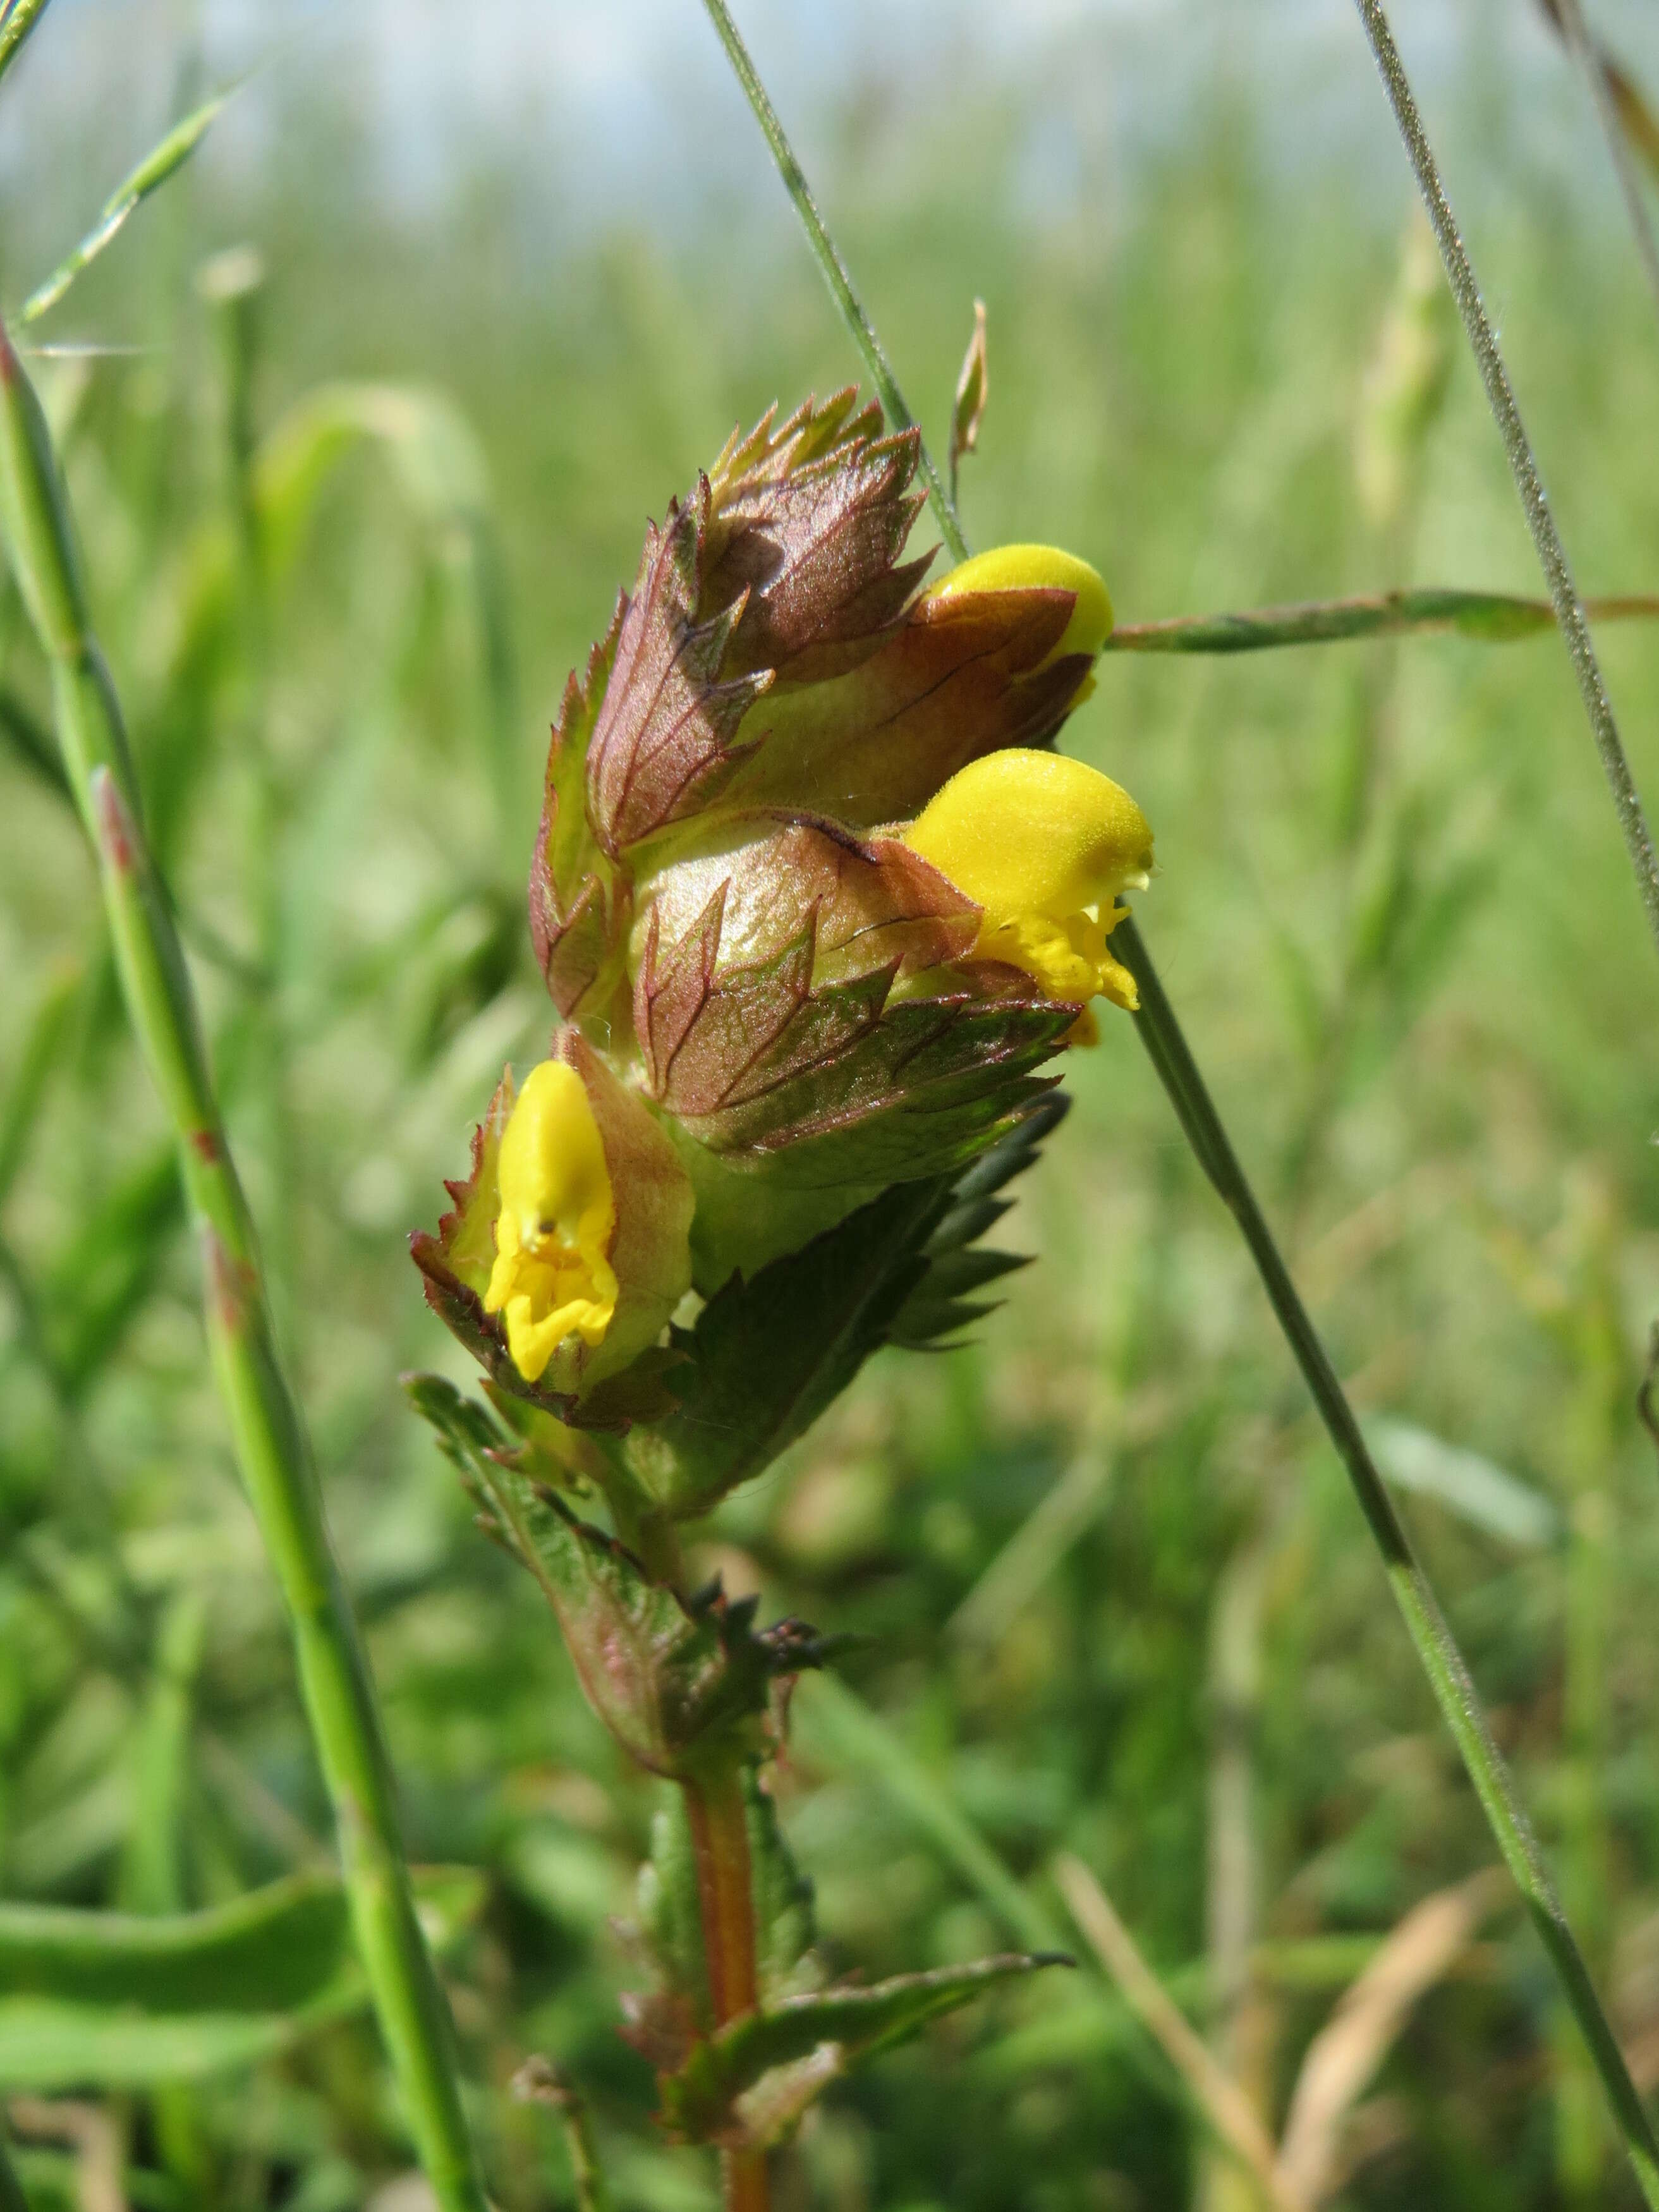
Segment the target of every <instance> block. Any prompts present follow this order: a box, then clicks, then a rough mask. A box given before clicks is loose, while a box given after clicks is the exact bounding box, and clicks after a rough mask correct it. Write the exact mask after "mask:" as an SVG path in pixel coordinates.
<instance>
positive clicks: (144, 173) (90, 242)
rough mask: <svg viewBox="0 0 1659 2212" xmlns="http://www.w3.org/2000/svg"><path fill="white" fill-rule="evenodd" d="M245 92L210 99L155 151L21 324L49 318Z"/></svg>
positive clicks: (32, 300)
mask: <svg viewBox="0 0 1659 2212" xmlns="http://www.w3.org/2000/svg"><path fill="white" fill-rule="evenodd" d="M238 91H240V86H237V85H233V86H231V88H229V90H228V91H226V92H221V93H216V94H215V95H214V97H213V98H212V99H211V100H204V102H203V104H202V106H200V107H198V108H196V109H194V110H193V111H192V112H191V113H190V114H189V115H187V116H185V118H184V120H183V122H182V123H175V124H174V125H173V128H172V130H171V131H168V133H167V137H165V138H163V139H162V141H161V144H160V145H159V146H155V147H152V148H151V149H150V151H149V153H148V154H146V155H145V156H144V158H143V161H140V162H139V164H138V166H137V168H136V169H134V170H133V171H132V172H131V174H130V175H128V176H126V177H125V178H123V179H122V180H121V182H120V183H119V184H118V185H117V186H116V187H115V190H114V191H112V193H111V194H110V196H109V197H108V198H107V199H106V201H105V202H104V204H103V208H102V210H101V211H100V215H99V217H98V220H97V222H95V223H94V225H93V227H92V228H91V229H90V230H89V231H88V233H87V234H86V236H85V237H84V238H83V239H82V240H81V242H80V244H79V245H78V246H76V247H75V249H74V250H73V252H70V254H69V255H67V256H66V258H64V260H62V261H60V262H59V263H58V266H57V268H56V269H54V270H52V274H51V276H48V277H47V278H46V282H45V283H42V284H38V285H37V286H36V287H35V289H34V290H33V292H31V293H30V294H29V296H28V298H27V300H25V301H24V302H23V305H22V307H21V309H20V310H19V312H18V317H17V319H18V321H19V322H20V323H32V322H34V321H35V320H36V319H38V318H39V317H40V316H41V315H44V314H45V313H46V310H47V308H48V307H56V306H57V304H58V301H60V300H61V299H62V298H63V296H64V293H65V292H67V291H68V289H69V288H70V285H71V284H72V283H74V282H75V280H76V277H77V276H79V275H80V274H81V271H82V270H83V269H84V268H85V267H86V266H87V264H88V262H91V261H95V260H96V259H97V258H98V256H99V255H100V253H101V252H103V250H104V248H105V247H106V246H107V245H108V244H109V242H110V240H112V238H113V237H114V236H115V234H116V233H117V232H118V230H119V229H120V228H121V227H122V225H123V224H124V223H125V222H126V220H127V217H128V216H130V215H131V213H132V211H133V210H134V209H135V208H137V207H138V206H139V205H141V204H142V203H143V201H145V200H147V199H148V198H149V196H150V194H151V193H152V192H154V191H159V190H160V189H161V186H162V185H164V184H166V182H167V179H168V178H169V177H171V176H173V175H174V174H175V173H177V172H178V171H179V169H182V168H183V167H184V166H185V162H186V161H189V159H190V157H191V155H192V154H193V153H194V152H195V151H196V149H197V147H198V146H199V145H200V144H201V143H202V141H203V139H204V138H205V137H206V136H207V134H208V131H209V130H210V127H211V125H212V124H213V123H214V121H215V119H216V117H217V116H218V114H219V112H220V110H221V109H222V107H224V106H226V105H227V103H228V101H229V100H233V99H234V97H235V95H236V94H237V92H238Z"/></svg>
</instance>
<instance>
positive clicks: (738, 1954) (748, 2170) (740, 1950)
mask: <svg viewBox="0 0 1659 2212" xmlns="http://www.w3.org/2000/svg"><path fill="white" fill-rule="evenodd" d="M684 1790H685V1810H686V1816H687V1818H688V1820H690V1826H691V1848H692V1853H693V1857H694V1858H695V1860H696V1869H697V1899H698V1904H699V1906H700V1908H701V1911H702V1942H703V1954H704V1956H705V1957H706V1959H707V1960H708V1999H709V2003H710V2005H711V2006H712V2007H713V2009H714V2025H715V2027H725V2026H726V2022H727V2021H732V2020H736V2019H738V2017H739V2016H740V2015H743V2014H744V2013H746V2012H752V2011H753V2010H754V2009H755V2007H756V2005H757V2003H758V2002H759V1988H758V1984H757V1979H756V1972H755V1901H754V1887H753V1881H752V1878H751V1874H750V1863H749V1813H748V1807H747V1805H746V1803H745V1802H744V1787H743V1768H742V1767H741V1765H738V1764H736V1763H732V1764H729V1765H720V1766H718V1767H713V1768H711V1769H710V1770H709V1771H708V1772H707V1773H706V1774H702V1775H699V1776H698V1777H697V1778H696V1779H695V1780H688V1781H687V1782H686V1783H685V1784H684ZM720 2178H721V2181H722V2184H723V2185H724V2191H725V2197H726V2212H769V2204H770V2202H771V2198H770V2192H769V2189H768V2185H767V2174H766V2154H765V2153H764V2152H763V2151H746V2150H727V2151H722V2152H721V2154H720Z"/></svg>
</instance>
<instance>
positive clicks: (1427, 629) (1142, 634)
mask: <svg viewBox="0 0 1659 2212" xmlns="http://www.w3.org/2000/svg"><path fill="white" fill-rule="evenodd" d="M1584 612H1585V614H1586V615H1587V616H1588V617H1589V619H1590V620H1591V621H1592V622H1628V621H1631V620H1632V619H1636V620H1639V619H1641V618H1643V617H1653V616H1655V615H1659V595H1656V594H1653V593H1644V592H1624V593H1620V595H1618V596H1617V597H1615V598H1607V599H1586V600H1585V601H1584ZM1554 621H1555V610H1554V608H1553V606H1552V605H1550V603H1549V601H1548V600H1547V599H1521V598H1517V597H1516V595H1515V594H1513V593H1512V592H1460V591H1452V590H1448V589H1447V588H1446V587H1445V586H1440V585H1434V586H1428V587H1427V588H1425V589H1423V590H1420V591H1393V592H1363V593H1361V594H1360V595H1359V596H1358V597H1356V598H1353V599H1307V600H1304V601H1303V602H1302V603H1301V604H1300V605H1294V606H1284V607H1247V608H1243V609H1242V610H1240V611H1238V612H1237V613H1227V614H1215V615H1166V616H1165V617H1164V618H1163V620H1162V621H1161V622H1149V623H1119V624H1118V625H1117V627H1116V628H1115V629H1114V630H1113V631H1112V633H1111V635H1110V636H1109V637H1108V639H1107V640H1106V642H1105V643H1104V645H1103V647H1101V651H1102V652H1103V653H1261V652H1263V651H1265V650H1266V649H1267V647H1271V646H1284V645H1329V644H1334V643H1337V642H1339V641H1342V640H1344V639H1347V638H1364V637H1401V636H1406V635H1412V634H1416V635H1425V634H1432V633H1434V632H1437V631H1438V632H1443V633H1449V634H1450V635H1454V636H1456V637H1469V638H1476V639H1479V640H1480V642H1481V643H1483V644H1486V645H1508V644H1510V643H1512V642H1513V641H1515V640H1516V639H1518V638H1524V637H1535V636H1536V635H1538V633H1539V631H1540V630H1545V629H1550V628H1551V626H1552V625H1553V623H1554Z"/></svg>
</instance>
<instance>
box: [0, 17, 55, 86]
mask: <svg viewBox="0 0 1659 2212" xmlns="http://www.w3.org/2000/svg"><path fill="white" fill-rule="evenodd" d="M45 14H46V0H8V4H5V5H0V76H4V75H5V73H6V71H7V70H9V68H10V67H11V65H12V64H13V63H14V62H15V60H16V58H17V56H18V54H19V52H20V51H21V47H22V44H23V41H24V40H25V39H27V36H28V34H29V33H30V32H31V31H32V30H33V28H34V27H35V25H36V24H37V23H38V22H39V21H40V18H41V16H42V15H45Z"/></svg>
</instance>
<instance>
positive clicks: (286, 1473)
mask: <svg viewBox="0 0 1659 2212" xmlns="http://www.w3.org/2000/svg"><path fill="white" fill-rule="evenodd" d="M0 537H3V538H4V540H5V544H6V551H7V553H8V555H9V558H10V562H11V565H12V568H13V572H14V574H15V576H16V579H17V583H18V586H19V589H20V591H21V595H22V599H23V602H24V605H25V606H26V608H27V611H28V614H29V617H30V620H31V623H32V624H33V629H34V630H35V634H36V635H37V636H38V638H39V640H40V646H41V648H42V650H43V652H44V653H45V654H46V659H47V660H48V662H49V664H50V666H51V670H52V698H53V707H54V720H55V722H56V726H57V730H58V742H59V744H60V745H61V747H62V750H63V755H64V766H65V769H66V770H67V772H68V775H69V781H70V787H71V789H72V791H73V793H74V795H75V800H76V806H77V808H78V810H79V811H80V814H81V817H82V822H83V823H84V825H85V828H86V829H87V833H88V837H89V838H90V840H91V842H92V847H93V850H94V854H95V856H96V860H97V864H98V872H99V877H100V884H101V888H102V891H103V896H104V906H105V912H106V918H107V921H108V923H109V928H110V934H111V938H112V942H113V945H114V948H115V954H116V961H117V965H118V969H119V972H120V977H121V985H122V991H123V995H124V997H125V1001H126V1005H127V1010H128V1013H129V1016H130V1018H131V1023H132V1027H133V1030H134V1033H135V1035H136V1036H137V1040H138V1042H139V1045H140V1048H141V1049H142V1051H143V1055H144V1058H145V1060H146V1061H147V1062H148V1064H149V1071H150V1074H151V1077H152V1079H154V1081H155V1086H156V1089H157V1091H159V1093H160V1094H161V1102H162V1104H163V1106H164V1108H165V1109H166V1111H167V1117H168V1119H169V1121H171V1123H172V1126H173V1131H174V1133H175V1136H176V1139H177V1141H178V1146H179V1163H180V1169H181V1173H182V1177H183V1181H184V1185H185V1194H186V1196H187V1199H188V1201H189V1205H190V1210H191V1216H192V1218H193V1219H194V1222H195V1225H196V1227H197V1232H198V1234H199V1237H200V1239H201V1244H202V1249H203V1256H204V1273H205V1276H206V1283H207V1297H206V1321H207V1334H208V1344H209V1350H210V1356H211V1359H212V1364H213V1368H214V1373H215V1377H216V1382H217V1383H218V1386H219V1390H220V1394H221V1395H222V1398H223V1400H224V1402H225V1407H226V1409H227V1412H228V1414H229V1418H230V1427H231V1433H232V1439H233V1442H234V1447H235V1451H236V1456H237V1460H238V1462H239V1464H240V1468H241V1471H242V1476H243V1480H244V1481H245V1482H246V1486H247V1491H248V1495H249V1498H250V1500H251V1502H252V1506H253V1510H254V1513H255V1515H256V1516H257V1518H258V1522H259V1527H260V1532H261V1534H262V1535H263V1537H264V1543H265V1548H266V1550H267V1552H268V1553H269V1554H270V1561H271V1565H272V1567H273V1569H274V1570H275V1572H276V1579H277V1582H278V1584H279V1586H280V1588H281V1591H282V1595H283V1601H284V1604H285V1606H286V1607H287V1611H288V1613H289V1622H290V1625H291V1627H292V1629H293V1633H294V1639H295V1650H296V1654H297V1656H298V1661H299V1674H300V1685H301V1692H302V1695H303V1697H304V1700H305V1705H306V1711H307V1717H308V1718H309V1720H310V1723H311V1729H312V1734H313V1739H314V1741H315V1742H316V1746H317V1752H318V1757H319V1763H320V1765H321V1766H322V1769H323V1773H324V1777H325V1780H326V1782H327V1784H328V1789H329V1793H330V1796H331V1799H332V1802H333V1805H334V1812H335V1818H336V1822H337V1829H338V1835H339V1844H340V1856H341V1862H342V1866H343V1872H344V1875H345V1881H346V1887H347V1893H348V1895H349V1899H350V1904H351V1914H352V1924H353V1929H354V1932H355V1935H356V1941H357V1946H358V1949H359V1951H360V1953H361V1954H362V1961H363V1967H364V1971H365V1972H366V1974H367V1976H368V1982H369V1986H370V1988H371V1990H373V1992H374V2001H375V2005H376V2008H377V2010H378V2012H379V2014H380V2025H381V2028H382V2030H383V2032H384V2033H385V2036H386V2044H387V2046H388V2049H389V2051H390V2052H391V2056H392V2066H393V2069H394V2070H395V2072H396V2075H397V2077H398V2084H399V2087H401V2089H402V2091H403V2094H404V2104H405V2106H406V2110H407V2112H408V2117H409V2121H410V2129H411V2131H412V2133H413V2136H414V2138H415V2142H416V2148H417V2149H418V2151H419V2153H420V2156H421V2160H422V2164H423V2165H424V2166H425V2167H426V2170H427V2174H428V2179H430V2181H431V2184H432V2187H433V2190H434V2192H435V2196H436V2197H437V2201H438V2204H439V2206H440V2208H441V2212H488V2205H487V2200H486V2198H485V2197H484V2193H483V2183H482V2179H481V2178H480V2175H479V2172H478V2166H477V2159H476V2155H475V2154H474V2151H473V2148H472V2143H471V2135H470V2133H469V2130H468V2128H467V2124H466V2117H465V2111H464V2109H463V2106H462V2101H461V2090H460V2081H459V2071H458V2064H457V2057H456V2053H455V2049H454V2037H453V2027H452V2026H451V2022H450V2018H449V2009H448V2006H447V2002H446V2001H445V1998H444V1995H443V1991H442V1990H441V1987H440V1985H439V1983H438V1979H437V1976H436V1974H435V1971H434V1969H433V1965H432V1960H431V1958H430V1956H429V1954H428V1951H427V1948H426V1944H425V1942H424V1939H423V1938H422V1933H421V1928H420V1923H419V1921H418V1920H417V1919H416V1911H415V1901H414V1895H413V1892H412V1890H411V1887H410V1878H409V1869H408V1867H407V1865H406V1864H405V1863H404V1853H403V1844H402V1839H401V1837H400V1834H399V1831H398V1809H397V1799H396V1789H395V1784H394V1782H393V1778H392V1766H391V1761H390V1759H389V1758H388V1756H387V1753H386V1740H385V1736H384V1733H383V1731H382V1729H381V1724H380V1711H379V1707H378V1705H377V1704H376V1701H375V1696H374V1686H373V1684H372V1682H371V1680H370V1678H369V1672H368V1660H367V1656H366V1655H365V1653H364V1650H363V1648H362V1638H361V1636H360V1633H359V1632H358V1628H357V1624H356V1617H355V1615H354V1613H353V1612H352V1608H351V1602H350V1600H349V1597H348V1595H347V1594H346V1589H345V1585H344V1583H343V1579H342V1577H341V1574H340V1571H339V1567H338V1565H337V1562H336V1560H335V1557H334V1553H333V1547H332V1544H331V1539H330V1536H329V1533H328V1528H327V1523H326V1521H325V1516H324V1511H323V1498H322V1491H321V1487H320V1486H319V1482H318V1479H317V1472H316V1468H315V1465H314V1463H313V1460H312V1456H311V1450H310V1445H309V1443H308V1441H307V1437H306V1433H305V1430H304V1426H303V1424H302V1422H301V1416H300V1412H299V1408H298V1407H297V1406H296V1404H295V1400H294V1397H293V1395H292V1393H291V1391H290V1390H289V1385H288V1382H287V1378H286V1376H284V1374H283V1367H282V1364H281V1361H280V1359H279V1357H278V1354H277V1351H276V1341H275V1338H274V1334H273V1332H272V1328H271V1323H270V1306H269V1302H268V1299H267V1297H266V1292H265V1285H264V1277H263V1274H262V1272H261V1267H260V1261H259V1255H258V1244H257V1241H256V1238H255V1236H254V1231H253V1225H252V1219H251V1218H250V1216H249V1213H248V1210H247V1204H246V1200H245V1198H244V1196H243V1194H242V1188H241V1184H240V1180H239V1178H238V1176H237V1173H236V1169H235V1165H234V1162H233V1160H232V1158H231V1156H230V1152H229V1149H228V1146H227V1144H226V1141H225V1133H224V1127H223V1124H222V1121H221V1118H220V1114H219V1107H218V1101H217V1099H216V1096H215V1094H214V1089H213V1084H212V1079H211V1077H210V1073H209V1070H208V1060H207V1052H206V1047H205V1044H204V1039H203V1036H202V1029H201V1022H200V1017H199V1014H198V1012H197V1003H196V997H195V992H194V989H193V987H192V986H191V980H190V975H189V971H188V969H187V968H186V966H185V957H184V952H183V950H182V948H181V946H180V945H179V935H178V932H177V930H176V928H175V927H174V925H173V915H172V911H171V908H170V907H169V904H168V902H167V898H166V896H164V894H163V891H162V889H161V880H160V878H159V876H158V874H157V872H156V869H155V862H154V860H153V859H152V857H151V855H150V852H149V845H148V842H147V841H146V839H145V836H144V832H143V824H142V817H141V814H140V811H139V805H138V797H137V784H136V782H135V780H134V777H133V774H132V767H131V759H130V757H129V754H128V750H127V742H126V736H125V729H124V727H123V725H122V720H121V712H120V708H119V705H118V701H117V698H116V696H115V690H114V687H113V685H112V683H111V680H110V677H109V673H108V671H107V669H106V666H105V665H104V660H103V657H102V655H101V653H100V651H99V647H98V644H97V641H96V639H95V638H94V635H93V634H92V630H91V627H90V623H89V621H88V613H87V606H86V601H85V598H84V594H83V592H82V586H81V580H80V576H79V573H78V570H77V567H76V560H75V556H74V553H73V550H72V545H71V528H70V518H69V512H68V507H67V503H66V500H65V496H64V487H63V483H62V479H61V477H60V476H59V474H58V465H57V461H56V458H55V456H54V455H53V453H52V446H51V441H50V435H49V433H48V431H47V428H46V421H45V417H44V416H42V414H41V412H40V404H39V402H38V400H37V399H36V398H35V396H34V392H33V388H32V387H31V386H30V384H29V382H28V380H27V376H26V375H25V374H24V372H23V368H22V366H21V362H19V361H18V359H17V356H16V355H15V353H14V352H13V351H12V349H11V347H10V344H9V342H8V340H7V338H6V337H5V333H4V331H3V329H0Z"/></svg>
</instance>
